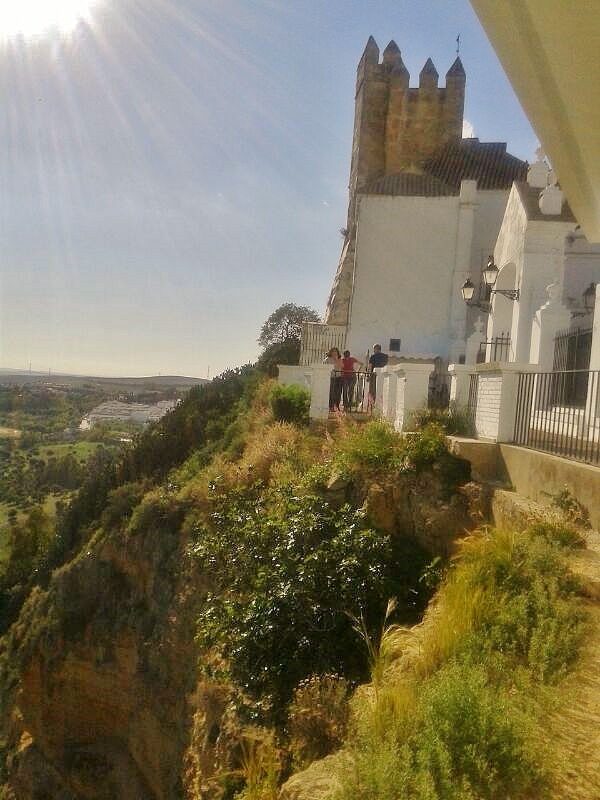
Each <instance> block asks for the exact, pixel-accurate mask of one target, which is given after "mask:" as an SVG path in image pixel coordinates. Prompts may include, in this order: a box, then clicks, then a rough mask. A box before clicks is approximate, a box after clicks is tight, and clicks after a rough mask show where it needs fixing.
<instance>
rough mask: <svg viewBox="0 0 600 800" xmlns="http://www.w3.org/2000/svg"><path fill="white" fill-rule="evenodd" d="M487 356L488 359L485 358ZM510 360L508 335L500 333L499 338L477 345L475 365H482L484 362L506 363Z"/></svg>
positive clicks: (495, 337)
mask: <svg viewBox="0 0 600 800" xmlns="http://www.w3.org/2000/svg"><path fill="white" fill-rule="evenodd" d="M488 354H489V359H488V358H487V356H488ZM509 359H510V334H508V333H501V334H500V336H494V338H493V339H487V340H486V341H484V342H480V343H479V352H478V353H477V363H478V364H482V363H484V362H485V361H488V360H489V361H508V360H509Z"/></svg>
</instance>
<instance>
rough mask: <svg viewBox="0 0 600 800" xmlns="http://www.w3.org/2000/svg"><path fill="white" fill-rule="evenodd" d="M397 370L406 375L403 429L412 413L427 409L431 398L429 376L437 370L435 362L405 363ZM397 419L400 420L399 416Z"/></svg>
mask: <svg viewBox="0 0 600 800" xmlns="http://www.w3.org/2000/svg"><path fill="white" fill-rule="evenodd" d="M397 368H398V369H399V370H401V371H402V372H403V373H404V381H405V383H404V397H403V409H402V423H401V428H400V429H402V428H404V425H405V422H406V418H407V417H408V416H409V415H410V413H411V412H412V411H418V410H419V409H422V408H427V400H428V398H429V376H430V375H431V373H432V372H433V370H434V369H435V364H434V363H433V361H426V362H421V363H416V362H412V361H404V362H402V364H398V365H397ZM396 419H397V420H398V419H399V415H398V414H397V416H396Z"/></svg>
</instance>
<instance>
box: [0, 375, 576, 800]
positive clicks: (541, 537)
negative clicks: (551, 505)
mask: <svg viewBox="0 0 600 800" xmlns="http://www.w3.org/2000/svg"><path fill="white" fill-rule="evenodd" d="M306 401H307V398H306V396H305V395H304V394H303V393H302V392H298V391H293V392H290V391H282V390H281V388H280V387H276V385H275V384H274V383H273V382H272V381H268V380H263V379H262V378H261V376H260V375H259V374H257V373H256V371H255V370H254V369H252V368H250V367H248V368H244V369H241V370H235V371H231V372H229V373H226V374H225V375H223V376H220V377H219V378H218V379H215V380H214V381H212V382H211V383H210V384H208V385H206V386H203V387H198V388H197V389H193V390H191V391H190V392H189V395H188V396H187V398H186V399H185V400H184V402H182V403H181V404H180V406H179V407H178V408H177V409H175V410H174V411H173V412H172V413H170V414H168V415H167V416H166V417H164V418H163V419H162V420H161V421H160V422H159V423H157V424H155V425H153V426H151V427H150V428H149V429H148V430H146V431H144V432H143V433H142V434H140V435H139V437H137V439H136V441H135V442H134V444H133V445H132V446H131V447H130V448H128V449H126V450H125V451H123V452H122V453H110V452H108V451H98V453H97V456H96V459H95V461H93V462H92V464H93V469H92V471H91V472H90V474H89V475H88V476H87V477H86V478H85V480H84V482H83V485H82V486H81V488H80V489H79V490H78V491H77V493H76V494H75V495H74V496H73V498H72V500H71V501H70V503H69V505H68V506H67V507H65V508H63V509H62V510H60V513H59V514H58V521H57V523H56V525H49V524H48V521H47V520H45V519H44V518H42V517H40V516H39V515H37V516H36V515H35V514H34V515H33V516H32V517H31V519H30V526H31V530H32V531H33V530H34V528H35V530H36V531H37V534H36V535H37V539H36V542H37V543H38V544H37V549H36V552H35V554H34V553H33V552H31V553H28V552H27V551H26V550H25V549H23V548H24V543H25V540H23V542H19V546H20V547H21V551H20V556H19V564H21V565H26V564H29V566H30V569H29V570H27V569H24V570H21V572H18V574H17V572H16V571H15V569H16V563H15V564H13V566H12V567H11V568H12V569H13V573H12V577H7V576H10V575H11V573H10V571H7V572H6V573H5V578H4V583H3V584H2V586H1V587H0V588H2V591H3V595H2V597H3V600H4V603H5V605H4V610H5V618H4V622H5V626H7V627H8V625H9V623H12V624H10V627H9V628H8V629H7V631H6V634H5V636H4V637H3V639H2V640H1V641H0V697H1V700H2V719H3V737H4V739H5V750H6V755H7V760H6V769H5V773H4V776H5V780H6V786H7V789H6V791H7V797H11V798H13V797H15V798H17V799H18V800H21V799H23V800H25V799H26V798H33V797H35V796H37V795H36V791H37V789H36V787H40V786H44V790H45V791H46V794H47V796H56V797H58V796H64V797H69V798H74V800H78V798H80V797H81V798H83V797H89V798H94V797H98V798H100V797H108V796H110V797H111V798H113V799H114V800H121V798H125V797H127V798H128V800H129V798H130V797H134V796H135V797H137V796H139V797H144V798H146V797H149V798H159V797H168V798H172V800H179V799H180V798H181V800H184V799H185V800H233V798H234V797H236V798H238V800H242V799H244V800H275V798H276V797H278V794H279V792H280V789H281V786H282V784H284V783H285V781H286V780H287V779H288V778H289V776H290V775H291V774H292V773H293V772H295V771H299V770H302V769H303V768H305V767H307V766H308V765H309V764H310V763H311V761H313V760H314V759H318V758H322V757H324V756H326V755H328V754H330V753H332V752H333V751H334V750H336V749H340V748H341V752H342V755H341V756H340V757H338V759H337V760H335V759H334V763H335V764H337V767H334V766H331V767H328V768H327V769H328V773H329V776H330V778H331V781H332V784H331V785H332V786H335V787H337V788H332V789H331V792H330V793H329V794H328V795H326V796H327V797H328V798H329V800H334V795H335V793H336V792H337V793H338V795H337V797H338V798H342V800H347V799H348V798H350V797H352V798H358V800H360V799H361V798H365V800H366V798H369V800H377V799H378V798H382V799H383V798H385V800H388V798H389V800H396V798H398V800H400V798H405V797H406V798H413V799H414V800H425V799H426V798H427V800H437V798H439V799H440V800H441V799H442V798H451V799H452V800H454V799H455V800H472V798H476V797H477V798H479V797H482V798H490V800H492V799H495V798H500V797H506V796H508V795H510V796H511V797H514V798H526V797H531V796H540V797H541V796H544V794H543V792H544V791H545V788H546V787H547V786H548V785H549V784H550V782H551V779H552V776H551V773H550V771H549V770H547V769H545V768H544V751H543V745H544V741H543V737H542V736H541V735H540V733H539V729H540V727H541V725H542V721H543V719H544V714H545V713H546V709H547V702H548V697H551V696H552V697H553V695H551V693H552V691H554V687H555V686H556V685H557V684H558V682H559V681H560V680H561V679H562V676H564V675H565V674H567V673H568V671H569V669H570V668H571V665H572V663H573V661H574V659H575V658H576V655H577V647H578V643H579V641H580V637H581V632H582V630H583V624H584V620H583V615H582V614H581V611H580V606H579V597H578V592H579V585H578V583H577V581H575V580H574V579H573V577H572V576H571V574H570V572H569V571H568V569H567V567H566V566H565V561H564V558H565V556H564V552H565V551H564V543H565V542H569V541H571V540H572V539H573V534H572V529H571V528H569V527H568V526H563V527H557V526H556V525H547V526H540V525H538V526H537V527H535V528H531V529H530V530H529V531H528V532H526V533H523V534H517V533H514V532H511V533H507V534H496V533H494V532H491V531H486V530H484V531H479V532H475V533H473V534H472V536H471V537H470V538H468V539H467V540H466V543H464V544H463V545H462V546H461V547H460V548H459V549H457V541H458V540H459V539H461V538H464V535H465V531H466V530H467V529H471V530H472V529H473V528H474V523H473V519H472V518H471V516H470V509H469V503H470V502H473V498H474V496H475V495H476V492H475V493H474V492H473V491H471V492H469V491H466V490H465V489H464V488H463V486H464V484H465V483H466V482H467V481H468V480H469V467H468V464H466V463H465V462H464V461H461V460H460V459H457V458H455V457H454V456H452V455H451V454H450V453H449V452H448V450H447V447H446V443H445V436H444V432H443V430H442V429H441V428H440V427H439V426H438V425H431V424H429V425H426V426H425V427H424V428H423V429H422V430H420V431H416V432H414V433H411V434H409V435H405V436H400V435H398V434H396V433H395V432H394V431H393V430H392V429H391V428H390V427H389V426H388V425H386V424H385V423H383V422H381V421H377V420H372V421H369V422H367V423H364V424H360V425H357V424H354V423H352V422H350V421H349V420H343V419H342V420H336V421H335V422H334V423H332V424H330V425H316V426H315V425H312V426H309V425H308V424H306ZM557 542H560V544H559V543H557ZM15 546H16V543H15ZM16 550H17V551H18V548H16ZM453 556H455V557H453ZM440 582H441V583H440ZM438 589H439V591H438V593H437V595H436V599H435V600H434V601H433V605H430V607H429V613H428V614H427V616H426V617H425V621H424V622H422V621H421V620H422V615H423V613H424V611H425V609H426V607H427V605H428V602H429V601H430V600H431V598H432V596H433V595H434V593H435V592H436V590H438ZM390 598H395V600H394V602H393V603H390V602H389V601H390ZM386 609H387V612H393V614H392V615H391V616H388V617H387V618H386ZM383 620H385V623H384V629H383V631H382V621H383ZM357 629H358V631H359V632H360V635H359V632H357ZM365 643H366V644H368V645H369V646H368V647H367V646H365ZM369 678H371V679H372V681H373V683H372V685H371V686H370V687H367V688H365V687H364V686H363V687H361V686H360V684H364V683H365V682H366V681H368V680H369ZM90 731H91V732H93V733H92V735H90ZM293 780H294V778H292V781H293ZM286 785H287V784H286ZM287 791H288V789H286V786H285V785H284V788H283V790H282V792H283V794H282V795H281V797H282V798H285V797H288V796H289V797H292V796H293V797H300V795H297V794H296V795H294V794H289V795H287V794H286V792H287ZM11 792H12V794H11ZM311 792H312V789H311V788H310V785H309V788H308V789H307V793H306V794H305V795H303V797H311V798H312V797H314V796H315V795H312V794H311ZM324 796H325V795H324Z"/></svg>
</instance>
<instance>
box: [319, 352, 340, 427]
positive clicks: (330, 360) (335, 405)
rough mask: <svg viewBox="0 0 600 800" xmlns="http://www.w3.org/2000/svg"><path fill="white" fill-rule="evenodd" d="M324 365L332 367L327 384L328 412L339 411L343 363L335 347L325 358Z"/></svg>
mask: <svg viewBox="0 0 600 800" xmlns="http://www.w3.org/2000/svg"><path fill="white" fill-rule="evenodd" d="M324 361H325V364H331V366H332V367H333V369H332V372H331V382H330V384H329V410H330V411H339V410H340V400H341V397H342V372H343V362H342V357H341V356H340V351H339V350H338V349H337V347H332V348H331V350H330V351H329V352H328V353H327V355H326V356H325V359H324Z"/></svg>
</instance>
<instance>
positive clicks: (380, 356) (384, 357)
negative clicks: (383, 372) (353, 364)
mask: <svg viewBox="0 0 600 800" xmlns="http://www.w3.org/2000/svg"><path fill="white" fill-rule="evenodd" d="M387 363H388V354H387V353H382V352H381V345H380V344H374V345H373V355H372V356H371V357H370V358H369V372H370V373H371V375H370V377H369V404H370V405H373V403H374V402H375V397H376V395H377V375H376V374H375V369H377V368H378V367H385V365H386V364H387Z"/></svg>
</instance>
